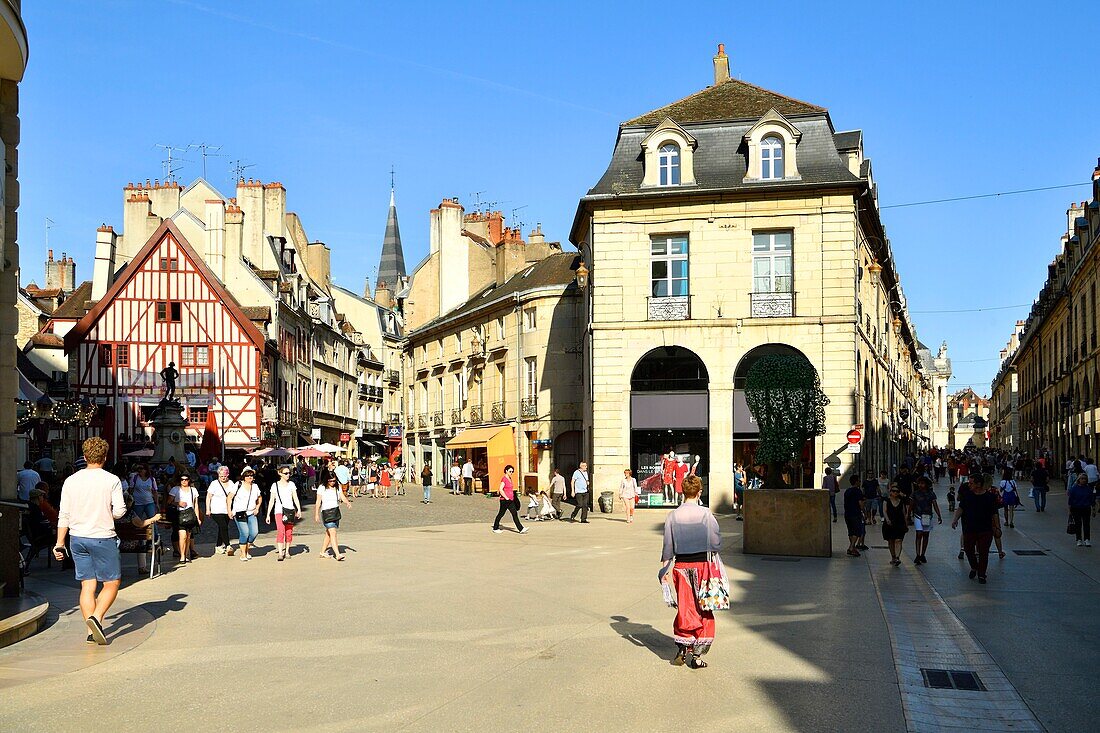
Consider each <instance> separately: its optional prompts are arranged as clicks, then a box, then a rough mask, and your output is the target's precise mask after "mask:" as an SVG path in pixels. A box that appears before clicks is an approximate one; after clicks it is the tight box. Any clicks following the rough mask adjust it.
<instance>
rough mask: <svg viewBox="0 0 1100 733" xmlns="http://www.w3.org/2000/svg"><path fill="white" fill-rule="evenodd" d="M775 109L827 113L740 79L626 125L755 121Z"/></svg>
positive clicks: (705, 90) (692, 96) (674, 103)
mask: <svg viewBox="0 0 1100 733" xmlns="http://www.w3.org/2000/svg"><path fill="white" fill-rule="evenodd" d="M772 109H774V110H775V111H777V112H779V114H782V115H798V114H814V113H821V112H825V111H826V109H825V108H824V107H818V106H817V105H816V104H810V103H809V102H803V101H801V100H798V99H794V98H792V97H788V96H785V95H783V94H780V93H779V92H773V91H771V90H768V89H763V88H761V87H758V86H756V85H755V84H749V83H748V82H746V81H741V80H740V79H730V80H729V81H725V82H722V83H721V84H718V85H716V86H712V87H707V88H706V89H703V90H702V91H699V92H696V93H695V94H692V95H691V96H689V97H684V98H683V99H681V100H679V101H678V102H673V103H672V104H669V105H666V106H664V107H661V108H660V109H655V110H653V111H652V112H646V113H645V114H644V115H641V116H639V117H635V118H634V119H632V120H627V121H626V122H625V123H623V124H626V125H654V124H657V123H658V122H660V121H661V120H663V119H664V118H666V117H671V118H672V119H673V121H675V122H679V123H681V124H682V123H685V122H709V121H711V120H737V119H754V118H757V117H762V116H763V115H765V114H767V113H768V112H769V111H770V110H772Z"/></svg>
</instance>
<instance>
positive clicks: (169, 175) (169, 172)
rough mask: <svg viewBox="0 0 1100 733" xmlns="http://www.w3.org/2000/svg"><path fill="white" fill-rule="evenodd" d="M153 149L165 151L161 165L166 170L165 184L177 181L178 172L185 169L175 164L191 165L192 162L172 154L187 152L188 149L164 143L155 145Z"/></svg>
mask: <svg viewBox="0 0 1100 733" xmlns="http://www.w3.org/2000/svg"><path fill="white" fill-rule="evenodd" d="M153 147H154V148H161V149H162V150H164V154H165V158H164V159H163V160H161V162H160V165H161V168H163V169H164V182H165V183H170V182H172V181H174V180H176V171H178V170H179V169H181V168H183V166H182V165H174V164H173V163H174V162H181V161H182V162H184V163H190V162H191V161H190V160H187V159H186V158H175V157H173V155H172V153H173V152H175V151H179V152H181V153H183V152H186V151H187V148H181V147H177V146H175V145H166V144H164V143H156V144H155V145H153ZM188 147H190V146H188Z"/></svg>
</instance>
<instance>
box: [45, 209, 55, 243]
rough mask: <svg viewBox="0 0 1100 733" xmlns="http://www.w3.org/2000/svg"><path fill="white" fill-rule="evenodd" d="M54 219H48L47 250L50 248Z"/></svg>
mask: <svg viewBox="0 0 1100 733" xmlns="http://www.w3.org/2000/svg"><path fill="white" fill-rule="evenodd" d="M53 223H54V222H53V219H51V218H50V217H48V216H47V217H46V249H47V250H48V249H49V248H50V229H52V228H53Z"/></svg>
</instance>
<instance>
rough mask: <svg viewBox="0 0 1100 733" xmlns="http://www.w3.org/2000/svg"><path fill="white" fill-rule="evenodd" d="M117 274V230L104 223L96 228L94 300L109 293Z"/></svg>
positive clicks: (93, 277) (93, 279)
mask: <svg viewBox="0 0 1100 733" xmlns="http://www.w3.org/2000/svg"><path fill="white" fill-rule="evenodd" d="M114 274H115V230H114V228H113V227H111V226H109V225H107V224H104V225H103V226H101V227H100V228H99V229H97V230H96V237H95V269H94V270H93V271H92V297H91V299H92V300H99V299H100V298H102V297H103V296H104V295H105V294H106V293H107V288H108V286H110V284H111V278H112V277H114Z"/></svg>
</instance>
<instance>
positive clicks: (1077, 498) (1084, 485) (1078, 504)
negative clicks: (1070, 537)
mask: <svg viewBox="0 0 1100 733" xmlns="http://www.w3.org/2000/svg"><path fill="white" fill-rule="evenodd" d="M1066 497H1067V500H1068V502H1069V519H1070V522H1071V523H1072V524H1073V526H1074V532H1073V533H1074V535H1075V536H1076V538H1077V546H1078V547H1092V526H1091V525H1092V511H1093V509H1094V508H1095V506H1096V492H1094V491H1093V490H1092V487H1091V486H1090V485H1089V482H1088V476H1086V475H1085V474H1083V473H1082V474H1079V475H1078V476H1077V483H1075V484H1074V485H1073V486H1071V487H1069V491H1067V492H1066Z"/></svg>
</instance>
